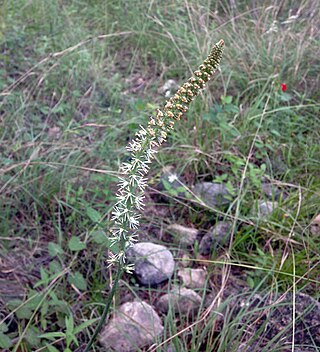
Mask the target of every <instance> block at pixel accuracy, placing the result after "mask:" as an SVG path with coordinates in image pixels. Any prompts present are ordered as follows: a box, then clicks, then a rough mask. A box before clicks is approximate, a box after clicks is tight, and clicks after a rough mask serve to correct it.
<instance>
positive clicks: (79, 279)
mask: <svg viewBox="0 0 320 352" xmlns="http://www.w3.org/2000/svg"><path fill="white" fill-rule="evenodd" d="M68 282H69V283H70V284H72V285H74V286H75V287H76V288H78V289H79V290H81V291H85V290H86V289H87V281H86V279H85V278H84V277H83V276H82V274H81V273H80V272H79V271H77V272H75V273H74V274H71V275H70V276H69V277H68Z"/></svg>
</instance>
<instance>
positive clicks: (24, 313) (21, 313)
mask: <svg viewBox="0 0 320 352" xmlns="http://www.w3.org/2000/svg"><path fill="white" fill-rule="evenodd" d="M16 316H17V317H18V318H19V319H30V318H31V316H32V310H31V309H30V308H29V307H25V306H23V307H21V308H19V309H18V310H17V311H16Z"/></svg>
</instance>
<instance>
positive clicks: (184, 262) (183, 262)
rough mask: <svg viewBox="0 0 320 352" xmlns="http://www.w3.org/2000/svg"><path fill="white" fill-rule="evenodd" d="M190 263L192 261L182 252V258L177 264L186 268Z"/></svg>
mask: <svg viewBox="0 0 320 352" xmlns="http://www.w3.org/2000/svg"><path fill="white" fill-rule="evenodd" d="M190 263H192V259H191V257H190V256H189V255H188V254H186V253H183V255H182V260H180V261H179V265H180V266H182V267H184V268H186V267H188V265H190Z"/></svg>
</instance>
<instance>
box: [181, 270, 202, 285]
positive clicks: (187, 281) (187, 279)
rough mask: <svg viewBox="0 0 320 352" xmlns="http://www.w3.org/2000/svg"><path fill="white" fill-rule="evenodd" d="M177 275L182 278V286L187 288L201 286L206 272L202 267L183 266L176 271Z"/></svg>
mask: <svg viewBox="0 0 320 352" xmlns="http://www.w3.org/2000/svg"><path fill="white" fill-rule="evenodd" d="M178 277H179V278H180V279H181V280H182V282H183V284H184V286H186V287H188V288H203V287H204V285H205V282H206V277H207V272H206V271H205V270H204V269H191V268H185V269H180V270H179V271H178Z"/></svg>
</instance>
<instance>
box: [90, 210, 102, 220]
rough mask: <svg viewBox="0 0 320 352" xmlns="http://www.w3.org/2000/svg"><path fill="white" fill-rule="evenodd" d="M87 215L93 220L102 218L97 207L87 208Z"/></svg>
mask: <svg viewBox="0 0 320 352" xmlns="http://www.w3.org/2000/svg"><path fill="white" fill-rule="evenodd" d="M87 215H88V217H89V218H90V220H91V221H93V222H100V220H101V215H100V213H98V212H97V211H96V210H95V209H93V208H91V207H88V208H87Z"/></svg>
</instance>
